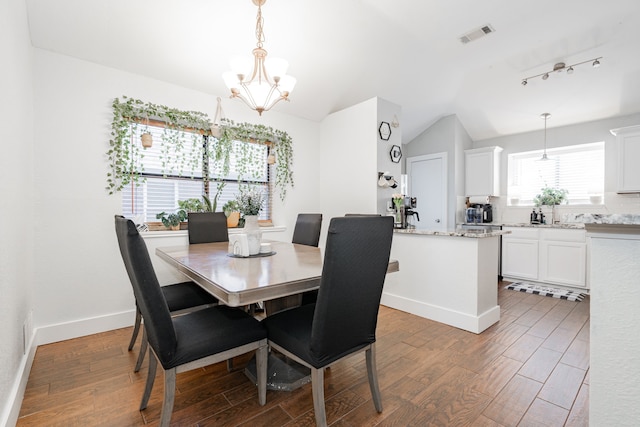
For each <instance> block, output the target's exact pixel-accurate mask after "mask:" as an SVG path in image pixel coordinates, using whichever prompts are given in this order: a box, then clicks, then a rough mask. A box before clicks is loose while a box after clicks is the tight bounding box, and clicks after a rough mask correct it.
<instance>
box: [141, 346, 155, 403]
mask: <svg viewBox="0 0 640 427" xmlns="http://www.w3.org/2000/svg"><path fill="white" fill-rule="evenodd" d="M157 366H158V361H157V360H156V355H155V354H153V352H152V351H150V352H149V370H148V371H147V384H146V386H145V388H144V393H142V401H141V402H140V410H141V411H143V410H145V409H147V403H149V396H151V389H153V382H154V381H155V379H156V367H157Z"/></svg>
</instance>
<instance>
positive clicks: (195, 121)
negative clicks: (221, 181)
mask: <svg viewBox="0 0 640 427" xmlns="http://www.w3.org/2000/svg"><path fill="white" fill-rule="evenodd" d="M112 107H113V118H112V122H111V139H110V140H109V150H108V151H107V157H108V159H109V166H110V170H109V172H107V187H106V189H107V191H108V192H109V194H113V193H115V192H118V191H121V190H122V189H123V188H124V187H125V186H126V185H128V184H130V183H132V182H133V183H135V184H136V185H139V184H140V183H141V182H142V181H143V180H144V179H143V177H142V176H141V174H142V173H143V172H144V167H143V165H142V161H141V160H142V159H143V158H144V149H142V148H141V146H140V144H139V143H138V141H134V140H133V137H134V136H135V135H137V130H138V128H139V127H140V126H145V123H148V121H149V120H150V119H151V120H155V121H160V122H163V123H165V129H164V131H163V134H162V140H163V146H162V154H161V161H162V168H163V171H162V173H163V174H165V173H166V172H165V171H174V172H177V173H178V174H179V175H181V176H185V175H184V174H185V170H186V173H187V174H188V175H190V176H191V177H193V176H194V175H195V172H196V169H197V167H198V166H197V165H198V164H199V162H200V159H202V158H203V155H206V156H208V157H209V158H210V159H211V161H212V171H211V174H212V175H216V176H215V177H209V178H208V179H210V180H218V178H217V177H223V176H226V175H227V174H228V172H229V169H230V160H231V153H232V148H233V142H234V141H248V142H252V143H256V144H261V145H268V146H269V147H270V150H271V152H272V153H273V154H275V156H276V159H277V161H276V164H275V172H276V176H275V187H276V188H277V189H278V190H279V191H280V198H281V199H282V200H284V198H285V196H286V191H287V187H288V186H289V185H290V186H292V187H293V170H292V169H293V141H292V140H291V137H290V136H289V135H288V134H287V133H286V132H283V131H280V130H277V129H273V128H271V127H267V126H264V125H255V124H251V123H239V124H237V125H236V124H235V123H234V122H233V121H232V120H228V119H224V118H223V119H222V120H221V132H220V135H219V137H218V138H217V140H214V142H213V143H212V144H209V147H210V150H209V152H207V153H203V149H204V148H203V144H202V135H205V136H208V137H209V138H213V137H212V136H211V135H212V131H211V128H212V125H213V124H212V123H211V121H210V120H209V117H208V116H207V115H206V114H204V113H201V112H198V111H181V110H177V109H175V108H169V107H167V106H164V105H156V104H152V103H148V102H147V103H145V102H143V101H141V100H139V99H133V98H128V97H126V96H123V97H122V100H120V99H118V98H115V99H114V101H113V104H112ZM194 130H195V131H196V132H194ZM187 133H188V134H190V135H191V144H192V148H193V149H192V150H188V151H186V152H185V150H184V149H183V147H184V143H185V141H186V140H187V138H186V136H187ZM253 148H254V147H252V144H245V145H244V149H243V152H242V155H241V156H240V158H239V159H236V168H237V169H238V173H239V176H238V179H239V180H241V181H243V180H244V181H252V180H255V178H257V177H255V176H251V174H250V173H249V171H251V170H256V169H258V170H259V166H261V165H260V164H259V163H256V162H260V161H261V157H259V156H256V155H255V151H254V150H253ZM255 166H258V167H255Z"/></svg>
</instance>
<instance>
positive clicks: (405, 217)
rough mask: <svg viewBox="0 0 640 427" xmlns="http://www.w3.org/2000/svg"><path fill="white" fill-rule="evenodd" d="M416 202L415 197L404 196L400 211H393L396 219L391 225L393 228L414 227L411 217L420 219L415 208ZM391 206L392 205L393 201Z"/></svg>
mask: <svg viewBox="0 0 640 427" xmlns="http://www.w3.org/2000/svg"><path fill="white" fill-rule="evenodd" d="M417 204H418V202H417V199H416V198H415V197H410V196H406V197H405V198H404V204H403V206H402V208H401V209H400V212H394V215H395V218H396V219H395V222H394V225H393V226H394V227H395V228H415V224H413V217H415V218H416V221H420V215H419V214H418V212H417V211H416V210H415V209H416V206H417ZM391 206H393V202H392V204H391Z"/></svg>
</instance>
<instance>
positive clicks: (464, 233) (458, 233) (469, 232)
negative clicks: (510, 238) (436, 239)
mask: <svg viewBox="0 0 640 427" xmlns="http://www.w3.org/2000/svg"><path fill="white" fill-rule="evenodd" d="M394 231H395V232H396V233H398V234H415V235H422V236H449V237H467V238H472V239H482V238H485V237H496V236H502V235H503V234H510V233H511V232H510V231H504V230H491V231H485V230H478V229H476V230H474V229H462V228H456V229H455V230H421V229H416V228H404V229H398V228H396V229H395V230H394Z"/></svg>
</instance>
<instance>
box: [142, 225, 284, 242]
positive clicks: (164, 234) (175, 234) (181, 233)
mask: <svg viewBox="0 0 640 427" xmlns="http://www.w3.org/2000/svg"><path fill="white" fill-rule="evenodd" d="M286 229H287V227H285V226H283V225H276V226H272V227H260V231H262V232H263V233H275V232H281V231H286ZM243 230H244V228H230V229H229V234H240V233H242V231H243ZM140 235H141V236H142V237H144V238H145V239H153V238H158V237H179V236H188V235H189V231H188V230H177V231H171V230H163V231H143V232H142V233H140Z"/></svg>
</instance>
